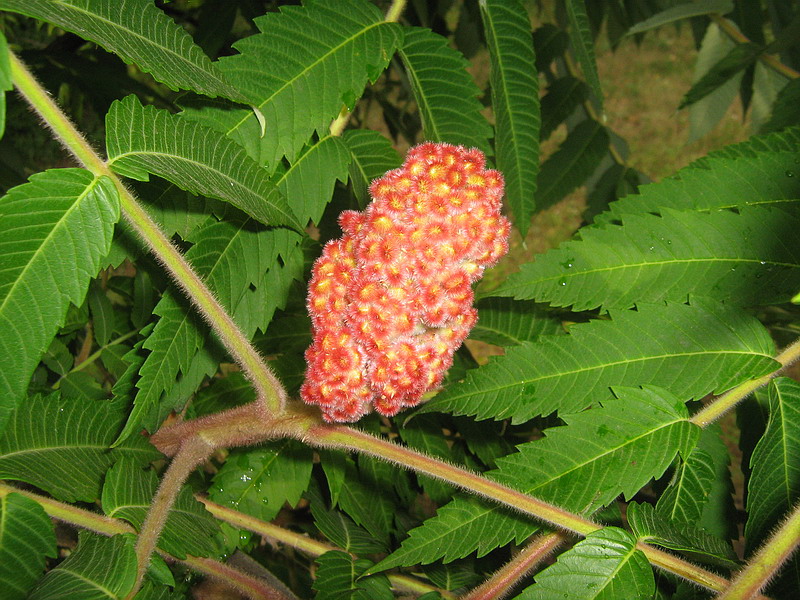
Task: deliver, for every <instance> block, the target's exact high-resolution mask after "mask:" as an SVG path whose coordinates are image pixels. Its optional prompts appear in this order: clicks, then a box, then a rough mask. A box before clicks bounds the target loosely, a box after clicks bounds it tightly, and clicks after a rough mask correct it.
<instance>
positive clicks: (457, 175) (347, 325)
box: [300, 143, 510, 422]
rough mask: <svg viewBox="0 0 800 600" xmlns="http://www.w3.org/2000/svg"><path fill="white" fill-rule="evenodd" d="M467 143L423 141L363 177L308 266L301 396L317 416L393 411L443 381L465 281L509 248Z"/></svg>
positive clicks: (456, 342) (464, 308) (499, 189)
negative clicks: (379, 172)
mask: <svg viewBox="0 0 800 600" xmlns="http://www.w3.org/2000/svg"><path fill="white" fill-rule="evenodd" d="M484 166H485V160H484V156H483V154H482V153H481V152H480V151H479V150H476V149H466V148H464V147H463V146H451V145H449V144H435V143H425V144H422V145H419V146H416V147H415V148H412V149H411V150H410V151H409V153H408V156H407V157H406V161H405V163H403V166H402V167H400V168H399V169H395V170H393V171H389V172H388V173H386V174H385V175H384V176H383V177H381V178H380V179H376V180H375V181H373V182H372V185H371V187H370V194H371V195H372V198H373V202H372V203H370V205H369V206H368V207H367V208H366V210H364V212H356V211H345V212H343V213H342V214H341V216H340V217H339V224H340V225H341V227H342V230H343V231H344V235H343V236H342V237H341V238H340V239H338V240H333V241H331V242H329V243H328V244H327V245H326V246H325V248H324V249H323V252H322V256H320V258H319V259H317V262H316V263H315V264H314V269H313V272H312V277H311V282H310V283H309V293H308V310H309V313H310V314H311V319H312V324H313V329H314V341H313V343H312V345H311V346H310V347H309V348H308V350H307V351H306V362H307V363H308V370H307V372H306V380H305V383H304V384H303V386H302V388H301V390H300V395H301V397H302V398H303V400H304V401H305V402H306V403H308V404H317V405H319V406H320V408H321V409H322V412H323V416H324V418H325V420H326V421H329V422H337V421H338V422H343V421H355V420H357V419H359V418H360V417H362V416H363V415H365V414H366V413H368V412H369V411H370V408H371V407H372V408H374V409H375V410H377V411H378V412H379V413H381V414H382V415H386V416H392V415H395V414H396V413H397V412H399V411H400V410H401V409H402V408H404V407H408V406H414V405H416V404H418V403H419V401H420V400H421V398H422V395H423V394H424V393H425V391H427V390H428V389H430V388H432V387H434V386H437V385H439V384H440V383H441V380H442V377H443V376H444V373H445V371H447V369H448V368H449V367H450V365H451V364H452V361H453V353H454V352H455V351H456V350H457V349H458V347H459V346H460V345H461V343H462V342H463V341H464V339H465V338H466V337H467V335H468V334H469V331H470V329H472V327H473V326H474V325H475V322H476V320H477V311H476V310H475V309H474V308H473V306H472V302H473V292H472V287H471V286H472V283H474V282H475V281H476V280H478V279H479V278H480V277H481V275H482V274H483V271H484V269H485V268H486V267H487V266H491V265H493V264H495V263H496V262H497V261H498V259H499V258H500V257H501V256H503V255H504V254H505V253H506V252H507V250H508V233H509V229H510V224H509V222H508V220H507V219H506V218H505V217H503V216H502V215H501V214H500V207H501V199H502V195H503V178H502V176H501V175H500V173H498V172H497V171H493V170H487V169H485V168H484Z"/></svg>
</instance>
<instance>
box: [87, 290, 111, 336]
mask: <svg viewBox="0 0 800 600" xmlns="http://www.w3.org/2000/svg"><path fill="white" fill-rule="evenodd" d="M87 300H88V301H89V311H90V313H91V315H92V331H93V332H94V336H95V338H97V343H98V344H100V345H101V346H105V345H107V344H108V342H109V340H110V339H111V335H112V334H113V333H114V324H115V317H114V307H113V306H111V300H109V299H108V296H107V295H106V292H105V290H104V289H103V288H102V286H101V285H100V282H99V281H95V282H94V285H92V286H90V288H89V293H88V294H87Z"/></svg>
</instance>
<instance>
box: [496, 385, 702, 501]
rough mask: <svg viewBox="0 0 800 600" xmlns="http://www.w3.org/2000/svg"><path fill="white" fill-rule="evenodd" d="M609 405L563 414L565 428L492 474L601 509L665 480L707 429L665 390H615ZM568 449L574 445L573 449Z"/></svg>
mask: <svg viewBox="0 0 800 600" xmlns="http://www.w3.org/2000/svg"><path fill="white" fill-rule="evenodd" d="M613 390H614V393H615V394H616V395H617V398H609V399H608V400H603V402H602V408H597V407H593V408H592V409H591V410H588V411H584V412H581V413H577V414H572V415H562V419H563V420H564V421H565V422H566V425H565V426H563V427H551V428H549V429H546V430H545V437H544V438H543V439H540V440H537V441H534V442H529V443H526V444H521V445H520V446H517V450H518V452H517V453H515V454H511V455H509V456H506V457H504V458H500V459H498V460H497V465H498V470H497V471H492V472H491V474H490V476H491V477H492V478H493V479H497V480H499V481H500V482H502V483H505V484H506V485H511V486H513V487H515V488H517V489H521V490H523V491H525V492H526V493H528V494H531V495H534V496H536V497H537V498H541V499H543V500H547V501H550V502H554V503H556V504H558V505H559V506H561V507H563V508H566V509H567V510H572V511H579V512H581V513H587V512H589V513H590V512H594V511H595V510H597V509H599V508H601V507H603V506H605V505H607V504H609V503H610V502H611V501H613V499H614V498H616V497H617V496H618V495H619V494H623V495H624V496H625V498H626V499H630V498H632V497H633V495H634V494H636V493H637V492H638V491H639V490H640V489H641V488H642V487H644V485H645V484H646V483H647V482H648V481H649V480H650V479H651V478H658V477H660V476H661V475H662V474H663V472H664V471H665V470H666V468H667V467H668V466H669V465H670V464H671V463H672V461H673V460H674V459H675V456H676V455H677V454H678V453H680V454H682V455H687V454H688V453H689V452H690V451H691V450H692V448H693V447H694V444H695V442H696V441H697V436H698V435H699V434H700V430H699V428H698V427H696V426H695V425H693V424H691V423H689V421H688V417H689V414H688V412H687V410H686V407H685V406H684V404H683V400H681V399H679V398H677V397H676V396H674V395H672V394H671V393H670V392H668V391H667V390H666V389H661V388H656V387H652V386H647V387H645V388H643V389H639V388H624V387H615V388H613ZM564 448H570V451H569V452H568V453H565V452H564Z"/></svg>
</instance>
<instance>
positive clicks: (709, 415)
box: [689, 339, 800, 427]
mask: <svg viewBox="0 0 800 600" xmlns="http://www.w3.org/2000/svg"><path fill="white" fill-rule="evenodd" d="M798 359H800V339H798V340H796V341H795V342H794V343H793V344H791V345H790V346H788V347H787V348H786V349H785V350H784V351H783V352H781V353H780V354H779V355H778V356H776V357H775V360H777V361H778V362H779V363H780V364H781V366H780V368H779V369H777V370H776V371H773V372H772V373H768V374H767V375H764V376H762V377H758V378H757V379H752V380H750V381H746V382H744V383H743V384H741V385H737V386H736V387H735V388H733V389H732V390H729V391H727V392H725V393H724V394H722V396H720V397H719V398H717V399H716V400H714V401H713V402H711V403H709V404H708V405H707V406H705V407H704V408H703V409H702V410H700V411H698V412H697V414H695V415H694V416H693V417H692V418H691V419H689V422H690V423H694V424H695V425H697V426H699V427H707V426H708V425H710V424H711V423H713V422H714V421H716V420H717V419H719V418H720V417H721V416H722V415H724V414H725V413H726V412H728V411H729V410H730V409H732V408H733V407H734V406H736V405H737V404H738V403H739V402H741V401H742V400H744V399H745V398H747V397H748V396H749V395H750V394H752V393H753V392H754V391H755V390H757V389H758V388H760V387H762V386H764V385H767V384H768V383H769V382H770V381H771V380H773V379H774V378H775V377H777V376H778V375H780V374H781V373H782V372H783V370H784V369H786V367H788V366H789V365H791V364H792V363H794V362H795V361H797V360H798Z"/></svg>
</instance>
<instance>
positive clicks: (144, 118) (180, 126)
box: [106, 96, 303, 230]
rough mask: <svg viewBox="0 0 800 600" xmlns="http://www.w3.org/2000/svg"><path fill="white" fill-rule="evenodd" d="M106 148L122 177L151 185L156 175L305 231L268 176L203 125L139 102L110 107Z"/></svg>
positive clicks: (274, 222)
mask: <svg viewBox="0 0 800 600" xmlns="http://www.w3.org/2000/svg"><path fill="white" fill-rule="evenodd" d="M198 140H202V142H198ZM106 146H107V151H108V157H109V166H110V167H111V168H112V169H113V170H114V171H116V172H117V173H119V174H121V175H125V176H128V177H132V178H134V179H139V180H140V181H147V180H148V177H149V175H148V173H154V174H156V175H159V176H161V177H164V178H165V179H167V180H169V181H171V182H172V183H174V184H175V185H177V186H179V187H181V188H183V189H185V190H187V191H190V192H192V193H193V194H202V195H204V196H210V197H212V198H218V199H220V200H224V201H226V202H230V203H231V204H233V205H234V206H236V207H237V208H240V209H241V210H243V211H244V212H246V213H247V214H248V215H250V216H252V217H253V218H255V219H256V220H259V221H261V222H262V223H269V224H270V225H288V226H290V227H293V228H294V229H298V230H301V229H302V227H303V224H302V223H300V222H299V221H298V219H297V217H296V216H295V215H294V213H293V212H292V211H291V209H290V208H289V207H288V206H287V204H286V200H285V199H284V198H283V196H282V195H281V193H280V192H279V191H278V189H277V188H276V187H275V186H274V185H273V184H272V183H271V182H270V181H269V178H268V176H267V172H266V171H265V170H264V169H262V168H260V167H259V166H258V165H257V164H256V163H255V162H253V161H252V160H251V159H250V158H249V157H248V156H247V154H246V153H245V152H244V150H242V148H240V147H239V146H238V145H237V144H235V143H234V142H232V141H231V140H229V139H227V138H225V137H224V136H221V135H220V134H219V133H217V132H216V131H214V130H212V129H209V128H207V127H205V126H203V125H201V124H199V123H194V122H192V121H190V120H188V119H185V118H182V117H181V116H179V115H173V114H170V113H168V112H167V111H165V110H159V109H157V108H155V107H153V106H142V104H141V103H140V102H139V100H138V99H137V98H136V97H135V96H127V97H126V98H124V99H123V100H119V101H116V102H114V104H112V105H111V109H110V110H109V111H108V114H107V115H106Z"/></svg>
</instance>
